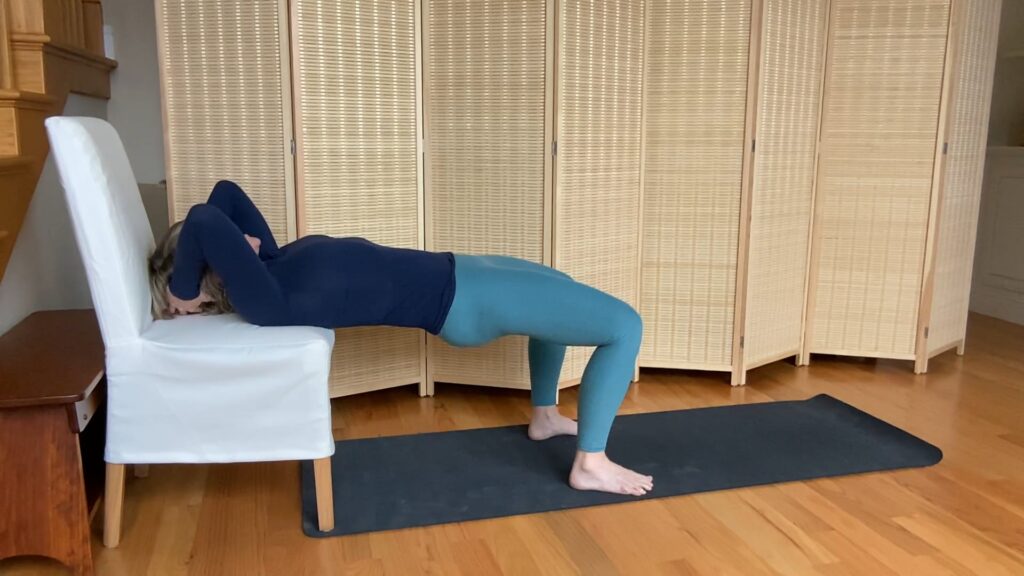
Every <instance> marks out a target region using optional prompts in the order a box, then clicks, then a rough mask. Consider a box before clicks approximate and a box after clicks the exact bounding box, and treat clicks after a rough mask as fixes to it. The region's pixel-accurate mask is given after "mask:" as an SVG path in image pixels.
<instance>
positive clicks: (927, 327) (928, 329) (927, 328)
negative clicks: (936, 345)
mask: <svg viewBox="0 0 1024 576" xmlns="http://www.w3.org/2000/svg"><path fill="white" fill-rule="evenodd" d="M929 332H931V326H925V327H924V337H925V338H928V333H929Z"/></svg>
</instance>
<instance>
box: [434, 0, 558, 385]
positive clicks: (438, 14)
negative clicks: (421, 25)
mask: <svg viewBox="0 0 1024 576" xmlns="http://www.w3.org/2000/svg"><path fill="white" fill-rule="evenodd" d="M553 4H554V0H550V3H548V2H543V1H540V0H487V1H485V2H481V1H479V0H428V1H427V2H426V3H425V4H424V21H425V33H426V39H425V40H426V42H425V46H426V50H425V61H424V66H425V75H424V76H425V82H426V84H425V100H426V103H425V104H426V125H427V147H426V149H427V166H426V169H427V171H426V178H427V210H428V212H427V247H428V249H430V250H437V251H453V252H460V253H465V254H503V255H507V256H515V257H517V258H524V259H527V260H532V261H534V262H540V263H547V261H548V251H549V240H548V239H547V230H548V229H549V226H548V223H547V222H548V220H547V219H548V214H547V212H549V209H548V200H547V199H548V198H549V195H548V194H547V193H546V192H545V191H546V189H547V185H546V177H545V175H546V172H549V171H550V157H549V155H548V149H549V145H548V142H549V140H550V137H549V132H550V124H549V122H548V120H547V119H548V115H547V112H546V109H547V108H546V105H545V102H546V100H548V99H550V87H551V83H552V82H551V80H552V71H551V68H552V66H551V65H550V64H551V62H550V61H549V48H548V41H549V24H550V19H551V18H550V17H549V10H551V9H552V8H553ZM551 15H552V16H553V12H552V13H551ZM546 168H547V169H546ZM428 348H429V357H428V364H427V365H428V370H429V372H430V379H431V381H434V380H436V381H442V382H455V383H462V384H483V385H488V386H501V387H510V388H529V385H530V384H529V365H528V362H527V354H526V339H525V338H522V337H508V338H503V339H501V340H499V341H498V342H495V343H493V344H491V345H488V346H485V347H481V348H466V349H456V348H453V347H450V346H448V345H447V344H445V343H444V342H443V341H441V340H440V339H439V338H433V337H431V338H430V339H429V341H428Z"/></svg>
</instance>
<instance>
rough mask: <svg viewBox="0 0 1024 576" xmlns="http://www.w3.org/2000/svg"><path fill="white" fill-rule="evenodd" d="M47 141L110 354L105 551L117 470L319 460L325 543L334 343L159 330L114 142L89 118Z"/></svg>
mask: <svg viewBox="0 0 1024 576" xmlns="http://www.w3.org/2000/svg"><path fill="white" fill-rule="evenodd" d="M46 129H47V132H48V133H49V135H50V141H51V144H52V150H53V154H54V158H55V159H56V162H57V168H58V170H59V171H60V176H61V182H62V183H63V185H64V190H65V194H66V196H67V201H68V207H69V209H70V213H71V221H72V223H73V226H74V231H75V237H76V239H77V241H78V247H79V251H80V252H81V255H82V260H83V262H84V263H85V270H86V275H87V276H88V279H89V288H90V290H91V292H92V300H93V304H94V305H95V307H96V316H97V318H98V319H99V325H100V331H101V332H102V335H103V343H104V345H105V347H106V368H107V443H106V453H105V460H106V462H107V479H106V497H105V503H104V506H105V509H104V510H105V512H104V514H105V516H104V536H103V541H104V544H105V545H106V546H109V547H113V546H117V544H118V542H119V540H120V528H121V504H122V501H123V495H124V465H125V464H151V463H154V464H155V463H200V462H207V463H208V462H257V461H270V460H313V461H314V468H315V478H316V482H317V486H316V493H317V509H318V515H319V522H320V529H321V530H325V531H326V530H331V529H333V527H334V505H333V499H332V495H331V476H330V471H331V468H330V457H331V455H332V454H333V453H334V439H333V437H332V434H331V407H330V399H329V397H328V388H327V377H328V372H329V370H330V358H331V348H332V347H333V345H334V333H333V332H331V331H330V330H324V329H320V328H309V327H284V328H261V327H257V326H253V325H251V324H248V323H246V322H244V321H242V320H241V319H240V318H239V317H238V316H236V315H234V314H227V315H219V316H190V317H184V318H176V319H174V320H157V321H154V320H153V318H152V315H151V312H150V310H151V307H150V293H149V282H148V278H147V269H146V259H147V257H148V255H149V254H150V253H151V252H152V250H153V246H154V245H153V232H152V230H151V229H150V227H149V221H148V219H147V218H146V213H145V210H144V209H143V206H142V198H141V197H140V196H139V189H138V186H137V184H136V182H135V177H134V175H133V174H132V169H131V166H130V165H129V164H128V157H127V155H126V154H125V150H124V146H123V145H122V144H121V139H120V138H119V137H118V135H117V132H116V131H115V130H114V128H113V127H112V126H110V124H108V123H106V122H104V121H103V120H99V119H96V118H60V117H54V118H50V119H48V120H47V121H46Z"/></svg>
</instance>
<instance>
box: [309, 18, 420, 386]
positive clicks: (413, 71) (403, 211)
mask: <svg viewBox="0 0 1024 576" xmlns="http://www.w3.org/2000/svg"><path fill="white" fill-rule="evenodd" d="M291 6H292V40H293V43H292V58H293V61H294V70H295V74H294V93H295V124H296V126H295V128H296V136H297V138H296V140H297V156H296V179H297V183H298V205H299V210H298V216H299V218H298V224H299V234H300V235H306V234H327V235H331V236H358V237H363V238H366V239H368V240H370V241H373V242H377V243H379V244H384V245H387V246H394V247H401V248H422V247H423V240H422V238H423V226H422V213H421V205H422V202H421V200H422V198H421V196H422V194H421V183H420V178H419V173H420V164H419V158H420V154H419V152H418V142H419V137H420V136H419V133H418V126H419V112H418V110H419V106H418V89H417V86H418V82H417V74H418V72H417V58H418V48H417V46H418V35H417V20H418V6H417V3H416V2H415V1H414V0H387V1H382V0H348V1H346V2H336V1H333V0H293V1H292V3H291ZM424 346H425V343H424V337H423V333H422V331H419V330H413V329H398V328H355V329H345V330H339V331H338V333H337V342H336V344H335V351H334V360H333V364H332V367H331V382H332V389H331V394H332V396H339V395H343V394H350V393H355V392H363V391H366V390H372V389H378V388H385V387H389V386H397V385H402V384H410V383H420V384H421V385H422V384H423V383H424V378H425V374H424V365H423V364H424V362H423V357H424V351H423V348H424ZM421 390H423V389H422V388H421Z"/></svg>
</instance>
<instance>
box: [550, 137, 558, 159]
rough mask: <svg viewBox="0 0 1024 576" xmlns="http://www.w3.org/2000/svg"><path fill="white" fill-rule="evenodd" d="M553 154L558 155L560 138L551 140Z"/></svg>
mask: <svg viewBox="0 0 1024 576" xmlns="http://www.w3.org/2000/svg"><path fill="white" fill-rule="evenodd" d="M551 155H552V156H558V140H553V141H552V142H551Z"/></svg>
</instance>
